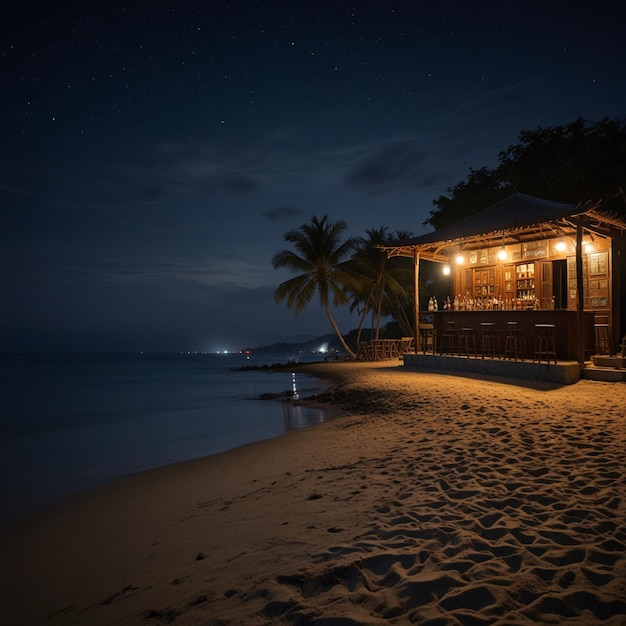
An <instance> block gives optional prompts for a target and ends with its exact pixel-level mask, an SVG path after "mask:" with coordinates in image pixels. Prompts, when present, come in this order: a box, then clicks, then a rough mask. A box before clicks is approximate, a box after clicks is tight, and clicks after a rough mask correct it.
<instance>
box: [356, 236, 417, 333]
mask: <svg viewBox="0 0 626 626" xmlns="http://www.w3.org/2000/svg"><path fill="white" fill-rule="evenodd" d="M387 230H388V229H387V227H386V226H381V227H380V228H377V229H369V230H366V231H365V233H366V237H361V238H360V239H359V240H358V248H357V251H356V253H355V254H354V255H353V263H354V266H355V268H356V271H357V272H358V275H359V276H360V277H361V279H362V280H361V283H360V284H359V288H358V290H356V291H355V292H354V293H353V298H352V305H351V310H359V312H360V313H361V321H360V324H359V334H358V336H357V340H358V338H359V337H360V332H361V328H362V325H363V321H364V319H365V316H366V315H367V314H368V313H370V312H371V313H372V329H371V332H370V334H371V335H373V336H374V337H375V338H376V339H378V338H379V335H380V327H381V324H382V320H383V318H384V317H393V318H394V319H395V320H396V322H397V323H398V325H399V326H400V328H401V329H402V330H403V332H404V331H405V328H408V329H409V332H412V331H411V330H410V324H408V325H407V324H404V323H403V322H404V319H403V318H404V315H403V313H404V312H403V310H402V305H403V303H404V302H405V301H406V299H407V292H406V289H405V284H404V283H405V282H406V278H405V277H404V276H403V275H402V272H403V264H402V263H401V262H402V261H404V259H401V258H399V257H394V258H392V259H388V258H387V254H386V253H384V252H382V251H381V250H380V249H379V248H378V246H379V245H385V244H388V243H389V242H390V241H391V240H392V237H390V236H389V235H388V233H387ZM400 238H407V239H408V238H409V235H408V234H405V233H402V232H399V231H396V235H395V239H396V241H397V240H398V239H400ZM409 269H412V268H409ZM411 276H412V273H411Z"/></svg>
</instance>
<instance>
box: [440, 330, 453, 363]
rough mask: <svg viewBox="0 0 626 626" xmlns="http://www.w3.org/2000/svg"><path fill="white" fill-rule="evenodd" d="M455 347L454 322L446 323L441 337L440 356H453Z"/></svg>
mask: <svg viewBox="0 0 626 626" xmlns="http://www.w3.org/2000/svg"><path fill="white" fill-rule="evenodd" d="M456 347H457V332H456V322H446V326H445V328H444V330H443V334H442V335H441V352H440V354H446V353H449V354H450V356H454V351H455V350H456Z"/></svg>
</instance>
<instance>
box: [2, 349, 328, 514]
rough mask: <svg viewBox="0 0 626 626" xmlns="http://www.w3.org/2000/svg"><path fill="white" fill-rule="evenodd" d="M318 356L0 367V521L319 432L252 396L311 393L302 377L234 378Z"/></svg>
mask: <svg viewBox="0 0 626 626" xmlns="http://www.w3.org/2000/svg"><path fill="white" fill-rule="evenodd" d="M290 360H296V361H316V360H320V355H302V354H299V355H293V356H292V355H285V354H281V355H268V354H264V355H258V356H257V355H254V354H252V355H245V354H223V355H222V354H167V355H145V354H135V355H128V354H125V355H62V356H60V355H54V356H52V355H44V356H34V355H21V356H13V355H11V356H7V355H5V356H2V357H0V376H1V378H0V429H1V430H0V433H1V443H0V470H1V476H0V480H1V483H0V486H1V489H2V493H1V494H0V521H6V520H9V519H11V518H13V517H16V516H18V515H21V514H23V513H26V512H28V511H30V510H36V509H39V508H43V507H46V506H50V505H52V504H54V503H55V502H57V501H59V500H61V499H62V498H63V497H64V496H67V495H69V494H71V493H73V492H76V491H79V490H83V489H86V488H89V487H94V486H97V485H101V484H103V483H106V482H110V481H112V480H114V479H117V478H119V477H121V476H124V475H127V474H130V473H134V472H139V471H142V470H147V469H150V468H155V467H159V466H163V465H168V464H171V463H177V462H179V461H185V460H189V459H194V458H199V457H203V456H207V455H210V454H216V453H218V452H223V451H225V450H229V449H232V448H236V447H238V446H241V445H244V444H246V443H250V442H253V441H259V440H262V439H267V438H270V437H274V436H277V435H280V434H281V433H284V432H286V431H288V430H291V429H295V428H303V427H306V426H311V425H313V424H317V423H320V422H322V421H324V419H325V418H326V417H327V415H326V414H325V412H324V411H322V410H320V409H315V408H308V407H301V406H296V405H294V404H293V403H292V402H290V401H281V400H261V399H259V396H260V395H261V394H266V393H269V394H281V393H283V392H291V391H294V390H295V392H296V393H297V394H298V396H299V397H301V398H302V397H307V396H311V395H313V394H315V393H317V392H318V391H320V390H321V389H322V386H321V383H320V382H319V381H318V380H316V379H314V378H311V377H309V376H306V375H305V374H302V373H299V374H296V373H289V372H268V371H258V370H252V371H241V370H238V368H241V367H243V366H248V365H263V364H272V363H286V362H288V361H290Z"/></svg>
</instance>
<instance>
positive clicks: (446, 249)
mask: <svg viewBox="0 0 626 626" xmlns="http://www.w3.org/2000/svg"><path fill="white" fill-rule="evenodd" d="M598 206H599V203H597V204H594V205H591V204H589V205H585V206H580V205H579V206H573V205H570V204H561V203H559V202H551V201H549V200H543V199H541V198H535V197H533V196H528V195H525V194H522V193H514V194H512V195H510V196H509V197H508V198H505V199H504V200H501V201H500V202H498V203H496V204H494V205H493V206H491V207H489V208H487V209H484V210H483V211H480V212H479V213H475V214H474V215H471V216H470V217H467V218H466V219H464V220H461V221H459V222H457V223H455V224H451V225H450V226H445V227H444V228H440V229H439V230H436V231H433V232H432V233H428V234H426V235H421V236H419V237H414V238H412V239H408V240H406V241H398V242H392V243H390V244H388V245H386V246H381V248H383V249H384V250H387V252H388V254H389V255H390V256H413V254H414V252H415V251H418V252H419V254H420V257H421V258H425V259H429V260H433V261H442V262H446V261H448V260H449V254H450V249H451V248H454V249H455V250H459V251H460V250H475V249H478V248H485V247H491V246H496V245H503V244H504V245H510V244H514V243H522V242H525V241H533V240H537V239H546V238H550V237H559V236H575V234H576V225H577V221H578V220H581V222H582V225H583V229H584V230H585V231H587V232H589V233H592V234H594V235H598V236H600V237H610V236H612V235H613V234H615V233H616V232H621V233H624V232H626V222H624V221H623V220H621V219H619V218H616V217H611V216H609V215H605V214H603V213H601V212H599V211H598Z"/></svg>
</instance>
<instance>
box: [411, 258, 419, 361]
mask: <svg viewBox="0 0 626 626" xmlns="http://www.w3.org/2000/svg"><path fill="white" fill-rule="evenodd" d="M419 278H420V255H419V252H418V251H417V248H414V250H413V280H414V285H413V290H414V293H415V315H414V321H413V334H414V335H415V336H414V338H413V348H414V350H415V354H417V353H418V350H419V344H418V342H419V340H420V293H419Z"/></svg>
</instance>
